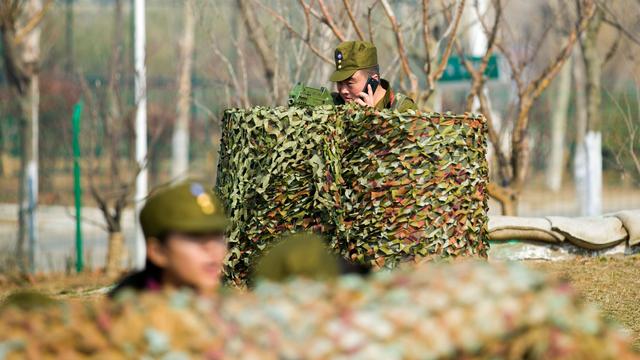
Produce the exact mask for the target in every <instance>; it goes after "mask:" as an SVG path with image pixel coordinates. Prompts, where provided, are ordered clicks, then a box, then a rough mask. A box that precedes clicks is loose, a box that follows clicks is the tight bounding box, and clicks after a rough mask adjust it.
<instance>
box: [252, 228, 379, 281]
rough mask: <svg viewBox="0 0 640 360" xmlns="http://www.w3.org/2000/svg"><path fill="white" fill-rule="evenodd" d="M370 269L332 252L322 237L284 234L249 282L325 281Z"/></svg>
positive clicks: (263, 258)
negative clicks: (305, 279)
mask: <svg viewBox="0 0 640 360" xmlns="http://www.w3.org/2000/svg"><path fill="white" fill-rule="evenodd" d="M370 271H371V268H370V267H369V266H365V265H361V264H355V263H351V262H349V261H347V260H345V259H343V258H341V257H338V256H336V255H334V254H333V253H332V252H331V251H330V250H329V248H328V246H327V244H326V243H325V241H324V239H323V238H322V237H321V236H319V235H316V234H313V233H308V232H301V233H295V234H288V235H284V236H283V237H282V238H281V239H280V240H279V241H278V242H277V243H276V245H274V246H273V247H272V248H271V249H269V250H268V251H267V252H266V253H265V254H264V255H263V256H262V257H261V258H260V260H259V261H258V264H257V265H256V268H255V271H254V274H253V278H252V283H253V284H255V283H256V281H259V280H267V281H273V282H284V281H287V280H289V279H291V278H296V277H303V278H307V279H312V280H319V281H325V280H332V279H335V278H336V277H338V276H340V275H345V274H359V275H367V274H369V272H370Z"/></svg>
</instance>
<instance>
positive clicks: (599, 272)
mask: <svg viewBox="0 0 640 360" xmlns="http://www.w3.org/2000/svg"><path fill="white" fill-rule="evenodd" d="M529 264H530V265H531V266H532V267H533V268H536V269H540V270H543V271H545V272H547V273H549V274H550V275H551V276H554V277H559V278H564V279H567V280H569V281H570V282H571V283H572V284H573V286H574V287H575V288H576V289H577V290H578V291H579V292H580V293H581V294H582V295H583V296H584V298H585V299H586V300H587V301H589V302H592V303H595V304H598V305H599V306H600V308H601V309H602V312H603V313H604V314H605V316H606V317H608V318H609V319H612V320H614V321H616V322H617V323H619V324H621V325H623V326H625V327H626V328H627V329H629V330H631V331H632V332H633V334H632V337H633V340H634V348H635V349H636V350H639V351H640V255H635V256H624V257H623V256H621V257H598V258H587V259H578V260H570V261H553V262H552V261H546V262H540V261H536V262H530V263H529Z"/></svg>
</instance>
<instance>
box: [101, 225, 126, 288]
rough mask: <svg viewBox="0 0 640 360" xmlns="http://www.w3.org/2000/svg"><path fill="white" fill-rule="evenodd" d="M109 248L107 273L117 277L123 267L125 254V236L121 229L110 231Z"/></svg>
mask: <svg viewBox="0 0 640 360" xmlns="http://www.w3.org/2000/svg"><path fill="white" fill-rule="evenodd" d="M108 240H109V243H108V249H107V263H106V265H105V273H106V275H107V277H109V278H115V277H116V276H118V275H119V273H120V270H121V269H122V256H123V254H124V236H123V235H122V232H121V231H119V230H118V231H113V232H111V231H110V232H109V239H108Z"/></svg>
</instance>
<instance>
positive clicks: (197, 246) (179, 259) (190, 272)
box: [148, 233, 227, 294]
mask: <svg viewBox="0 0 640 360" xmlns="http://www.w3.org/2000/svg"><path fill="white" fill-rule="evenodd" d="M154 251H155V252H156V253H157V254H156V259H153V258H151V260H152V261H153V262H154V263H155V264H156V265H158V266H159V267H160V268H162V270H163V279H162V280H163V283H166V284H168V285H173V286H175V287H182V286H187V287H191V288H194V289H195V290H196V291H198V292H199V293H202V294H208V293H211V292H212V291H214V290H215V289H216V288H217V287H218V286H219V284H220V275H221V274H222V268H223V263H224V258H225V256H226V255H227V244H226V242H225V239H224V236H223V235H221V234H220V235H218V234H207V235H192V234H182V233H173V234H170V235H169V236H168V237H167V239H166V240H165V242H164V244H160V245H159V246H158V248H157V249H155V250H154V249H151V248H149V249H148V255H149V256H150V257H151V252H154Z"/></svg>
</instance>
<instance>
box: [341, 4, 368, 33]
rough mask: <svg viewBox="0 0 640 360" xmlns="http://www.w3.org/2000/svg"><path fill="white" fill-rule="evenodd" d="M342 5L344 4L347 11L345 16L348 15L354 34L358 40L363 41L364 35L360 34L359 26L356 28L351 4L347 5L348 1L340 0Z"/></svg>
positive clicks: (356, 23) (356, 24)
mask: <svg viewBox="0 0 640 360" xmlns="http://www.w3.org/2000/svg"><path fill="white" fill-rule="evenodd" d="M342 3H343V4H344V8H345V10H347V14H348V15H349V20H351V25H353V29H354V30H355V31H356V34H358V38H359V39H360V40H364V34H363V33H362V29H360V26H358V22H357V21H356V18H355V16H354V15H353V9H352V8H351V4H349V0H342Z"/></svg>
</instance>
